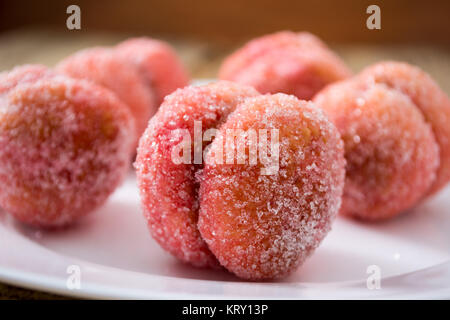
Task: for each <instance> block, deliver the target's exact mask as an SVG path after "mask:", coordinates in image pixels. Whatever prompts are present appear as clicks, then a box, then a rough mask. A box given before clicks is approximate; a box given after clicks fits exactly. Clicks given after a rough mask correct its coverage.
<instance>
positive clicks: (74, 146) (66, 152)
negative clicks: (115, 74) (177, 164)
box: [0, 66, 135, 227]
mask: <svg viewBox="0 0 450 320" xmlns="http://www.w3.org/2000/svg"><path fill="white" fill-rule="evenodd" d="M39 70H40V71H39ZM27 71H29V72H27ZM36 71H39V72H36ZM45 74H48V75H50V74H51V72H48V71H46V70H45V69H43V68H42V67H40V66H25V67H22V68H16V69H14V71H12V72H11V73H9V74H4V75H3V76H1V77H0V87H2V88H9V89H8V90H5V91H4V93H3V94H0V105H1V109H2V112H1V113H0V190H1V192H0V205H1V206H2V207H3V209H5V210H6V211H8V212H10V213H11V214H12V215H13V216H14V217H16V218H17V219H18V220H20V221H22V222H24V223H27V224H31V225H35V226H40V227H59V226H65V225H68V224H70V223H72V222H73V221H74V220H76V219H77V218H79V217H81V216H83V215H85V214H87V213H89V212H91V211H93V210H94V209H95V208H97V207H98V206H100V205H101V204H103V203H104V202H105V201H106V199H107V197H108V196H109V195H110V194H111V193H112V192H113V191H114V189H115V188H116V187H117V186H118V185H119V183H120V182H121V181H122V179H123V177H124V175H125V174H126V172H127V169H128V167H129V162H130V159H131V154H132V153H131V151H132V149H131V147H132V143H133V140H134V139H135V137H134V123H133V119H132V117H131V115H130V113H129V111H128V109H127V107H126V106H125V105H124V104H122V102H120V101H119V100H118V99H117V98H116V97H115V95H113V94H112V93H111V92H110V91H109V90H106V89H104V88H102V87H99V86H96V85H93V84H92V83H89V82H86V81H82V80H74V79H70V78H68V77H66V76H62V75H55V74H52V75H51V76H48V77H47V76H45Z"/></svg>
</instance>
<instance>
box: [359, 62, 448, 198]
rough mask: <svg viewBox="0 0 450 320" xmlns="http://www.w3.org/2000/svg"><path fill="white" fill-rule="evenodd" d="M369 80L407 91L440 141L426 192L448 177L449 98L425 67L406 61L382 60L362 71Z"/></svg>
mask: <svg viewBox="0 0 450 320" xmlns="http://www.w3.org/2000/svg"><path fill="white" fill-rule="evenodd" d="M361 77H362V78H364V79H365V80H366V81H368V82H370V83H383V84H385V85H387V86H389V87H390V88H393V89H395V90H399V91H401V92H403V93H404V94H406V95H407V96H408V97H409V98H410V99H411V100H412V102H413V103H414V104H415V105H416V106H417V107H418V108H419V109H420V111H421V112H422V114H423V116H424V117H425V120H426V121H427V122H428V123H429V124H430V125H431V128H432V129H433V133H434V136H435V138H436V141H437V143H438V145H439V151H440V166H439V169H438V171H437V176H436V180H435V182H434V183H433V185H432V186H431V188H430V190H429V192H428V194H433V193H436V192H437V191H439V190H440V189H441V188H442V187H444V186H445V185H446V184H447V183H448V182H449V180H450V99H449V97H448V96H447V95H446V94H445V93H444V92H443V91H442V90H441V88H439V86H438V84H437V83H436V82H435V81H434V80H433V79H432V78H431V77H430V76H429V75H428V74H427V73H425V72H424V71H422V70H421V69H419V68H418V67H414V66H412V65H409V64H407V63H401V62H381V63H378V64H375V65H373V66H370V67H368V68H366V69H365V70H363V71H362V73H361Z"/></svg>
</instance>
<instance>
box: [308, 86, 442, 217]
mask: <svg viewBox="0 0 450 320" xmlns="http://www.w3.org/2000/svg"><path fill="white" fill-rule="evenodd" d="M314 102H315V103H316V105H317V106H318V107H320V108H322V109H323V110H325V111H326V113H327V114H328V116H329V118H330V120H331V121H333V122H334V123H335V125H336V127H337V128H338V130H339V131H340V133H341V136H342V139H343V140H344V145H345V158H346V160H347V167H346V181H345V189H344V196H343V203H342V208H341V212H342V213H343V214H345V215H350V216H354V217H358V218H361V219H365V220H381V219H387V218H391V217H393V216H395V215H397V214H399V213H401V212H403V211H405V210H407V209H409V208H411V207H412V206H414V205H415V204H416V203H417V202H418V201H419V200H420V199H422V198H423V196H424V195H425V194H426V192H427V190H428V189H429V187H430V186H431V184H432V183H433V182H434V180H435V177H436V170H437V168H438V165H439V148H438V145H437V143H436V141H435V139H434V136H433V132H432V130H431V127H430V125H428V124H427V123H426V122H425V119H424V117H423V116H422V114H421V113H420V111H419V109H417V108H416V106H415V105H414V104H413V103H412V102H411V100H410V99H409V98H408V96H406V95H404V94H403V93H401V92H399V91H396V90H393V89H390V88H388V87H387V86H385V85H382V84H371V85H369V86H366V84H364V83H363V82H361V81H358V78H356V79H355V80H353V79H352V80H347V81H343V82H340V83H336V84H333V85H330V86H328V87H327V88H325V89H324V90H322V91H321V92H320V93H319V94H318V95H316V97H315V98H314Z"/></svg>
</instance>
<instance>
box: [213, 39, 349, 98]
mask: <svg viewBox="0 0 450 320" xmlns="http://www.w3.org/2000/svg"><path fill="white" fill-rule="evenodd" d="M350 76H351V71H350V70H349V69H348V68H347V66H346V65H345V64H344V62H343V61H341V59H340V58H339V57H338V56H337V55H335V54H334V53H333V52H332V51H331V50H330V49H328V48H327V47H326V46H325V44H324V43H323V42H322V41H320V40H319V39H318V38H317V37H315V36H313V35H312V34H310V33H307V32H300V33H294V32H289V31H283V32H278V33H274V34H270V35H266V36H263V37H260V38H257V39H254V40H252V41H250V42H249V43H247V44H246V45H245V46H244V47H243V48H241V49H239V50H237V51H236V52H235V53H233V54H232V55H231V56H229V57H228V58H227V59H226V60H225V62H224V63H223V65H222V67H221V68H220V72H219V78H220V79H224V80H231V81H235V82H238V83H241V84H246V85H250V86H253V87H255V88H256V89H257V90H258V91H259V92H261V93H277V92H283V93H288V94H293V95H295V96H297V97H298V98H299V99H306V100H308V99H311V98H312V97H313V96H314V94H316V93H317V92H318V91H319V90H321V89H322V88H323V87H324V86H325V85H327V84H329V83H332V82H335V81H338V80H341V79H345V78H348V77H350Z"/></svg>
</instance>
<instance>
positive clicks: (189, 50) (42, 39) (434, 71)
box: [0, 29, 450, 299]
mask: <svg viewBox="0 0 450 320" xmlns="http://www.w3.org/2000/svg"><path fill="white" fill-rule="evenodd" d="M130 36H131V35H126V34H108V33H95V34H92V33H84V32H76V31H75V32H74V31H67V32H55V31H52V30H47V29H38V30H36V29H23V30H15V31H10V32H7V33H0V71H3V70H8V69H11V68H12V67H14V66H16V65H20V64H25V63H41V64H46V65H48V66H53V65H55V64H56V63H57V62H58V61H59V60H60V59H62V58H63V57H65V56H67V55H69V54H71V53H73V52H75V51H76V50H79V49H82V48H86V47H90V46H100V45H114V44H115V43H117V42H119V41H121V40H123V39H126V38H127V37H130ZM155 37H158V38H162V39H164V40H166V41H169V42H170V43H171V44H172V45H173V46H174V47H175V48H176V50H177V52H178V53H179V55H180V57H181V59H182V60H183V62H184V63H185V65H186V67H187V68H188V70H189V72H190V74H191V76H192V78H214V77H216V75H217V70H218V68H219V66H220V63H221V61H222V60H223V58H224V57H225V56H226V55H227V54H229V53H230V52H232V51H233V50H234V49H235V48H236V46H238V45H240V44H235V45H234V46H229V45H223V44H218V43H207V42H203V41H199V40H187V39H177V38H172V37H161V36H155ZM331 47H332V48H333V49H334V50H336V51H337V52H338V54H339V55H340V56H341V57H342V58H343V59H344V60H345V61H346V62H347V63H348V65H349V66H350V67H351V68H352V69H353V70H354V71H355V72H357V71H359V70H361V69H362V68H363V67H364V66H367V65H369V64H371V63H374V62H377V61H381V60H398V61H406V62H409V63H412V64H415V65H418V66H420V67H421V68H423V69H424V70H426V71H427V72H428V73H430V74H431V75H432V76H433V77H434V78H435V80H436V81H437V82H438V83H439V84H440V86H441V87H442V88H443V90H444V91H445V92H447V94H450V48H448V47H439V46H433V45H393V44H390V45H368V44H346V45H331ZM59 298H62V297H59V296H54V295H51V294H47V293H44V292H38V291H33V290H26V289H21V288H17V287H13V286H9V285H6V284H2V283H0V299H59Z"/></svg>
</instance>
